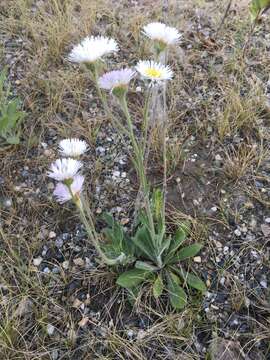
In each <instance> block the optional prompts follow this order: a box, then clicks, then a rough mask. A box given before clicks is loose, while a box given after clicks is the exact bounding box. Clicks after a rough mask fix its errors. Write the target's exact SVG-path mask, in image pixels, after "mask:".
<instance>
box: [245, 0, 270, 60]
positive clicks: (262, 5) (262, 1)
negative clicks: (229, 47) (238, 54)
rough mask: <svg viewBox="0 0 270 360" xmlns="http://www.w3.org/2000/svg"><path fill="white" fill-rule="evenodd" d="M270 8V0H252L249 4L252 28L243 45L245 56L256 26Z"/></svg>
mask: <svg viewBox="0 0 270 360" xmlns="http://www.w3.org/2000/svg"><path fill="white" fill-rule="evenodd" d="M269 9H270V0H251V1H250V4H249V13H250V17H251V21H252V24H251V28H250V31H249V33H248V36H247V39H246V42H245V44H244V46H243V56H245V55H246V50H247V47H248V45H249V43H250V40H251V37H252V35H253V34H254V31H255V28H256V26H257V25H258V24H259V23H260V20H261V17H262V15H263V14H264V13H266V11H267V10H269Z"/></svg>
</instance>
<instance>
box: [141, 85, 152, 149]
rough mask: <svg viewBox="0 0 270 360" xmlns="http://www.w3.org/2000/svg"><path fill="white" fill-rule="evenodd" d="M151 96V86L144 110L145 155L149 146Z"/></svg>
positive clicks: (143, 147)
mask: <svg viewBox="0 0 270 360" xmlns="http://www.w3.org/2000/svg"><path fill="white" fill-rule="evenodd" d="M150 95H151V88H150V86H149V88H148V90H147V95H146V99H145V104H144V109H143V130H144V137H143V146H142V149H143V154H145V149H146V144H147V135H148V130H149V104H150Z"/></svg>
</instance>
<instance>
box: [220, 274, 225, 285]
mask: <svg viewBox="0 0 270 360" xmlns="http://www.w3.org/2000/svg"><path fill="white" fill-rule="evenodd" d="M219 283H220V285H222V286H224V284H225V277H224V276H222V278H221V279H220V280H219Z"/></svg>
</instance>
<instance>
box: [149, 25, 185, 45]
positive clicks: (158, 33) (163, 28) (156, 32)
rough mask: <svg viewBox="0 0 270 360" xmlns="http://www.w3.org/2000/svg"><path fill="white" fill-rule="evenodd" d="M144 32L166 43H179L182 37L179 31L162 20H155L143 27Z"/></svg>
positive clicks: (153, 38)
mask: <svg viewBox="0 0 270 360" xmlns="http://www.w3.org/2000/svg"><path fill="white" fill-rule="evenodd" d="M143 34H144V35H145V36H147V37H148V38H150V39H152V40H155V41H158V42H161V43H163V44H165V45H174V44H177V43H178V42H179V40H180V38H181V36H182V35H181V34H180V33H179V31H178V30H177V29H176V28H174V27H170V26H167V25H165V24H163V23H161V22H153V23H150V24H148V25H145V26H144V27H143Z"/></svg>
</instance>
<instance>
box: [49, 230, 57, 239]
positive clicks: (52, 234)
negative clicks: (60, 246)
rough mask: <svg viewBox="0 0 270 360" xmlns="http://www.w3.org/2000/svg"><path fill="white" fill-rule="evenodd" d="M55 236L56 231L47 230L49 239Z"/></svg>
mask: <svg viewBox="0 0 270 360" xmlns="http://www.w3.org/2000/svg"><path fill="white" fill-rule="evenodd" d="M55 237H56V233H55V232H54V231H50V232H49V239H53V238H55Z"/></svg>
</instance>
